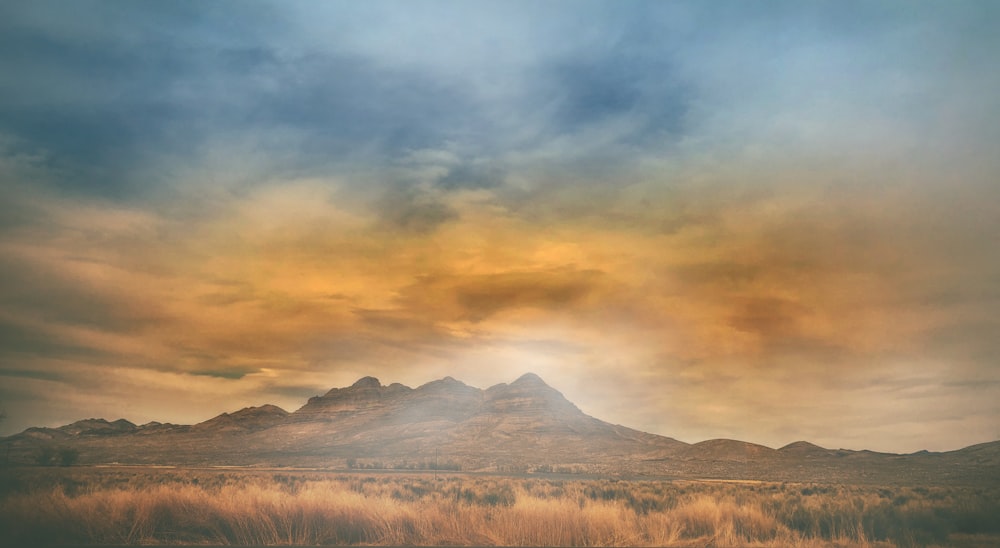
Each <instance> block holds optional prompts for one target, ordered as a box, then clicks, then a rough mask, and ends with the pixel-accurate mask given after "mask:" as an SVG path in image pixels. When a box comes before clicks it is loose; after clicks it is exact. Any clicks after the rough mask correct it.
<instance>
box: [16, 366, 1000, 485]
mask: <svg viewBox="0 0 1000 548" xmlns="http://www.w3.org/2000/svg"><path fill="white" fill-rule="evenodd" d="M0 443H2V444H3V445H4V446H5V448H4V449H3V452H4V454H5V455H6V459H7V460H6V462H8V463H12V464H33V463H35V462H36V461H38V460H39V456H40V455H50V456H51V455H52V454H54V452H56V451H61V450H70V451H72V452H74V454H75V457H74V458H75V459H76V460H77V462H78V463H80V464H109V463H119V464H158V465H189V466H190V465H196V466H220V465H224V466H269V467H274V466H277V467H285V466H292V467H310V468H313V467H314V468H323V469H329V468H332V469H346V468H352V467H354V468H369V469H372V468H378V469H384V468H390V469H397V470H399V469H402V470H421V469H451V470H457V469H461V470H466V471H483V472H505V473H527V472H545V473H586V474H601V475H616V476H656V477H675V478H719V479H749V480H774V481H832V482H852V483H892V482H896V483H900V482H902V483H913V482H919V483H979V482H982V481H990V482H996V481H997V478H1000V442H992V443H985V444H980V445H975V446H972V447H968V448H965V449H961V450H958V451H950V452H945V453H930V452H927V451H921V452H918V453H913V454H910V455H894V454H885V453H875V452H872V451H850V450H845V449H838V450H831V449H825V448H823V447H819V446H817V445H814V444H811V443H809V442H805V441H799V442H794V443H791V444H789V445H786V446H784V447H782V448H780V449H772V448H769V447H765V446H762V445H757V444H753V443H747V442H742V441H737V440H727V439H718V440H707V441H703V442H700V443H696V444H687V443H684V442H681V441H678V440H675V439H673V438H668V437H664V436H657V435H653V434H648V433H645V432H640V431H638V430H633V429H631V428H626V427H624V426H619V425H613V424H609V423H607V422H604V421H601V420H598V419H596V418H594V417H591V416H588V415H586V414H584V413H583V412H582V411H580V409H579V408H577V407H576V406H575V405H574V404H573V403H571V402H570V401H568V400H567V399H566V398H565V397H563V395H562V394H561V393H559V392H558V391H557V390H555V389H553V388H552V387H550V386H548V385H547V384H546V383H545V382H544V381H543V380H542V379H540V378H539V377H538V376H537V375H534V374H530V373H529V374H526V375H524V376H522V377H520V378H518V379H517V380H515V381H514V382H512V383H510V384H498V385H496V386H492V387H490V388H488V389H486V390H481V389H479V388H475V387H472V386H468V385H466V384H464V383H462V382H460V381H457V380H455V379H453V378H451V377H445V378H443V379H440V380H436V381H433V382H429V383H427V384H424V385H422V386H419V387H417V388H410V387H407V386H403V385H401V384H391V385H388V386H383V385H382V384H381V383H380V382H379V381H378V379H375V378H373V377H364V378H362V379H360V380H358V381H357V382H356V383H354V384H353V385H351V386H349V387H344V388H334V389H331V390H330V391H328V392H327V393H326V394H323V395H321V396H316V397H313V398H310V399H309V400H308V402H306V404H305V405H303V406H302V407H301V408H299V409H297V410H295V411H294V412H291V413H289V412H287V411H285V410H284V409H281V408H279V407H276V406H274V405H262V406H259V407H248V408H245V409H241V410H239V411H235V412H232V413H223V414H221V415H219V416H216V417H213V418H211V419H209V420H206V421H204V422H202V423H199V424H195V425H193V426H188V425H174V424H163V423H158V422H150V423H147V424H143V425H141V426H136V425H135V424H133V423H131V422H129V421H127V420H124V419H119V420H116V421H113V422H109V421H107V420H104V419H86V420H81V421H77V422H74V423H72V424H69V425H66V426H62V427H60V428H29V429H27V430H25V431H24V432H22V433H20V434H17V435H14V436H10V437H8V438H5V439H2V440H0Z"/></svg>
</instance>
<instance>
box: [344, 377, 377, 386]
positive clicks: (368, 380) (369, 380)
mask: <svg viewBox="0 0 1000 548" xmlns="http://www.w3.org/2000/svg"><path fill="white" fill-rule="evenodd" d="M381 387H382V383H381V382H379V380H378V379H376V378H375V377H361V378H360V379H358V380H357V382H355V383H354V384H352V385H351V388H381Z"/></svg>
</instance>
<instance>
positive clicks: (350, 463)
mask: <svg viewBox="0 0 1000 548" xmlns="http://www.w3.org/2000/svg"><path fill="white" fill-rule="evenodd" d="M357 465H358V459H356V458H354V457H351V458H349V459H347V467H348V468H350V469H352V470H353V469H354V467H355V466H357Z"/></svg>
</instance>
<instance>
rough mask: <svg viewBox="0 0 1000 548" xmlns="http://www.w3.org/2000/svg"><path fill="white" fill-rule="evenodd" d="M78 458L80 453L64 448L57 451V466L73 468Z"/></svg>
mask: <svg viewBox="0 0 1000 548" xmlns="http://www.w3.org/2000/svg"><path fill="white" fill-rule="evenodd" d="M79 458H80V452H79V451H77V450H76V449H73V448H72V447H65V448H63V449H60V450H59V465H60V466H73V465H74V464H76V461H77V459H79Z"/></svg>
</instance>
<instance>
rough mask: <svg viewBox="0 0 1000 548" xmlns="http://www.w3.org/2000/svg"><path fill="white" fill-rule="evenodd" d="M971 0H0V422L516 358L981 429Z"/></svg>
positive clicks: (591, 375) (822, 439)
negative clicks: (1, 1)
mask: <svg viewBox="0 0 1000 548" xmlns="http://www.w3.org/2000/svg"><path fill="white" fill-rule="evenodd" d="M998 11H1000V10H998V8H997V7H996V5H995V4H994V3H991V2H925V3H917V4H914V3H912V2H857V3H854V2H812V3H800V2H769V3H759V4H751V3H744V2H670V3H660V2H655V3H653V2H650V3H646V2H573V3H567V2H546V3H530V2H497V3H489V2H481V3H458V2H405V3H404V2H364V3H346V2H329V3H310V2H275V3H271V2H239V3H237V2H179V3H169V4H160V3H134V2H74V3H71V4H66V3H52V2H12V3H6V4H5V5H4V6H3V7H0V68H2V70H0V190H2V192H3V194H4V196H5V199H4V200H3V201H2V202H0V281H2V283H0V340H2V341H3V344H2V345H0V406H2V407H3V409H5V410H6V413H7V418H6V420H5V421H4V423H3V424H2V425H0V431H2V432H3V433H12V432H15V431H19V430H21V429H23V428H25V427H27V426H32V425H40V424H42V425H59V424H65V423H68V422H71V421H73V420H76V419H79V418H83V417H85V416H105V417H107V418H109V419H114V418H118V417H125V418H128V419H130V420H133V421H136V422H144V421H147V420H160V421H173V422H196V421H200V420H204V419H206V418H209V417H211V416H213V415H214V414H217V413H219V412H222V411H229V410H232V409H238V408H240V407H243V406H246V405H256V404H262V403H265V402H270V403H276V404H279V405H282V406H284V407H287V408H295V407H297V406H298V405H300V404H301V403H302V402H304V400H305V398H307V397H308V396H311V395H315V394H318V393H322V392H325V390H326V389H328V388H330V387H332V386H343V385H347V384H350V383H351V382H353V381H354V380H355V379H357V378H358V377H361V376H364V375H375V376H378V377H379V378H380V379H382V380H383V382H384V383H389V382H403V383H406V384H410V385H419V384H421V383H423V382H427V381H430V380H434V379H436V378H440V377H443V376H445V375H451V376H453V377H456V378H459V379H461V380H464V381H465V382H467V383H469V384H472V385H475V386H481V387H486V386H488V385H490V384H493V383H497V382H509V381H511V380H513V379H515V378H517V376H519V375H520V374H521V373H523V372H525V371H534V372H536V373H538V374H539V375H541V376H542V377H543V378H544V379H546V380H547V381H548V382H549V383H550V384H552V385H553V386H555V387H556V388H558V389H560V390H561V391H563V392H564V393H565V394H566V395H567V396H568V397H569V398H570V399H571V400H572V401H574V402H576V403H577V404H578V405H579V406H580V407H581V408H582V409H584V411H586V412H588V413H590V414H592V415H595V416H597V417H599V418H602V419H605V420H609V421H611V422H617V423H622V424H625V425H628V426H632V427H635V428H640V429H643V430H646V431H650V432H655V433H660V434H665V435H670V436H674V437H677V438H679V439H682V440H685V441H692V442H693V441H700V440H703V439H709V438H715V437H730V438H738V439H743V440H747V441H754V442H758V443H764V444H767V445H771V446H780V445H783V444H785V443H788V442H791V441H795V440H798V439H808V440H810V441H813V442H816V443H819V444H821V445H825V446H830V447H834V446H836V447H850V448H872V449H881V450H891V451H915V450H918V449H923V448H928V449H938V450H942V449H954V448H958V447H961V446H964V445H969V444H973V443H978V442H982V441H988V440H993V439H997V438H1000V407H998V404H997V403H996V401H997V400H998V398H997V397H996V395H997V393H998V388H1000V369H998V367H997V364H996V358H995V356H996V355H997V353H998V351H1000V348H998V345H997V343H996V341H995V339H996V337H995V333H996V332H998V328H1000V325H998V321H997V319H996V316H997V315H996V312H997V308H998V306H997V305H998V298H1000V294H998V291H997V286H996V280H997V279H1000V255H998V253H997V251H996V249H997V245H996V244H997V236H998V234H1000V211H998V205H997V204H1000V186H998V185H997V182H996V181H997V175H998V174H1000V161H998V158H997V155H996V153H995V151H996V149H997V146H998V144H1000V130H998V129H997V128H998V127H1000V124H998V123H997V122H998V118H1000V116H998V114H1000V99H998V97H1000V93H998V90H1000V70H998V68H997V64H996V62H995V59H994V57H995V52H996V51H998V50H1000V47H998V46H1000V44H998V43H997V41H998V39H997V38H996V36H995V34H996V33H995V31H994V29H995V28H997V23H998V16H1000V13H998Z"/></svg>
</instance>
